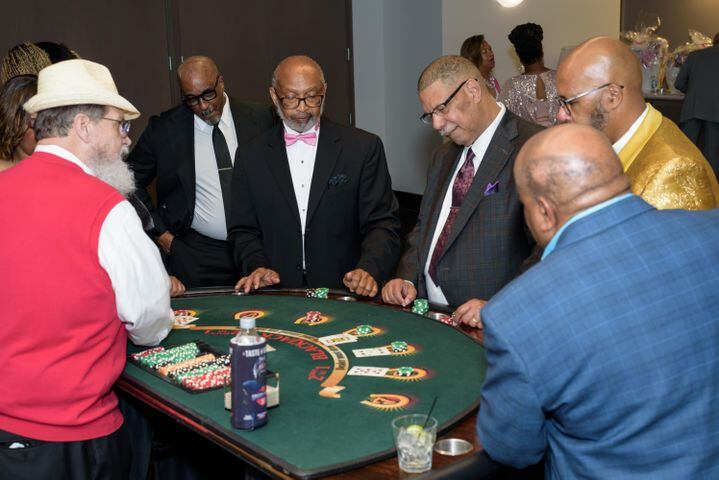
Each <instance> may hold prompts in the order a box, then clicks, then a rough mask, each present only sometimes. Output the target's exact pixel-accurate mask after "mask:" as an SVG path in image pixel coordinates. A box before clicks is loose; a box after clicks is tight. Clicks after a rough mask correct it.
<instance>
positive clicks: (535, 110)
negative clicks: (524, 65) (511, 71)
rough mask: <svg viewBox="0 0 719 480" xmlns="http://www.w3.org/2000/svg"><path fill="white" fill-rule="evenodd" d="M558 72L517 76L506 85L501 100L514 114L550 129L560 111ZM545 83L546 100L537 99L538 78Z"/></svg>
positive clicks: (549, 71)
mask: <svg viewBox="0 0 719 480" xmlns="http://www.w3.org/2000/svg"><path fill="white" fill-rule="evenodd" d="M556 76H557V72H556V70H548V71H546V72H543V73H540V74H539V75H516V76H514V77H512V78H510V79H509V80H507V81H506V82H505V83H504V86H503V87H502V93H501V94H500V95H499V98H498V99H497V100H499V101H500V102H502V103H503V104H504V105H505V106H506V107H507V108H508V109H509V110H510V111H511V112H512V113H514V114H515V115H517V116H520V117H522V118H523V119H525V120H527V121H529V122H532V123H536V124H538V125H542V126H544V127H549V126H551V125H554V122H555V121H556V118H557V111H558V110H559V103H558V102H557V101H556V100H555V99H556V98H557V84H556ZM538 77H541V79H542V81H543V82H544V91H545V92H546V97H547V98H546V100H540V99H538V98H537V95H536V91H537V78H538Z"/></svg>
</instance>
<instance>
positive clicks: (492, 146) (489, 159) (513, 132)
mask: <svg viewBox="0 0 719 480" xmlns="http://www.w3.org/2000/svg"><path fill="white" fill-rule="evenodd" d="M516 136H517V122H516V120H515V119H514V118H512V117H511V115H510V114H509V112H505V114H504V118H503V119H502V120H501V122H500V124H499V126H498V127H497V131H496V132H495V133H494V136H493V137H492V140H491V141H490V142H489V146H488V147H487V151H486V152H485V154H484V158H482V162H481V163H480V164H479V168H478V169H477V173H476V174H475V175H474V180H472V185H471V186H470V187H469V192H467V196H465V197H464V200H463V201H462V207H461V208H460V209H459V214H458V215H457V218H456V219H455V221H454V224H453V225H452V231H451V232H450V234H449V238H448V239H447V243H446V244H445V247H444V252H443V253H446V252H447V251H448V250H449V248H450V247H451V246H452V244H453V243H454V241H455V240H456V239H457V237H459V234H460V233H461V232H462V230H463V229H464V227H465V225H467V222H468V221H469V219H470V217H471V216H472V214H473V213H474V211H475V210H476V209H477V207H478V206H479V204H480V202H481V201H482V199H483V198H484V190H485V188H486V187H487V185H488V184H489V183H492V182H496V181H497V177H498V176H499V174H500V173H501V172H502V170H503V169H504V167H505V166H506V165H507V162H508V161H509V158H510V156H511V155H512V152H513V151H514V145H513V144H512V142H511V140H513V139H514V138H515V137H516ZM504 188H507V186H506V185H499V189H500V191H501V190H502V189H504Z"/></svg>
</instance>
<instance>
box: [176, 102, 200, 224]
mask: <svg viewBox="0 0 719 480" xmlns="http://www.w3.org/2000/svg"><path fill="white" fill-rule="evenodd" d="M174 120H175V122H176V123H177V130H178V131H180V132H182V133H181V134H180V135H177V136H175V138H173V139H172V140H171V141H172V143H173V148H174V149H175V159H176V162H177V177H178V178H179V179H180V182H181V183H182V187H183V190H184V192H185V197H186V199H187V204H188V205H189V207H190V210H194V209H195V116H194V114H193V113H192V111H191V110H189V109H188V108H186V107H183V108H182V109H180V110H179V111H178V114H177V117H176V118H175V119H174Z"/></svg>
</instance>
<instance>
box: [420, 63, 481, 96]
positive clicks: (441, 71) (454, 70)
mask: <svg viewBox="0 0 719 480" xmlns="http://www.w3.org/2000/svg"><path fill="white" fill-rule="evenodd" d="M468 78H479V70H478V69H477V67H476V66H475V65H474V64H473V63H472V62H470V61H469V60H467V59H466V58H464V57H461V56H459V55H445V56H443V57H439V58H438V59H437V60H435V61H433V62H432V63H430V64H429V65H427V67H426V68H425V69H424V70H423V71H422V73H421V74H420V76H419V80H418V81H417V92H422V91H423V90H424V89H426V88H427V87H429V86H430V85H432V84H433V83H434V82H436V81H437V80H440V81H442V83H444V84H445V85H455V84H456V83H457V82H458V81H463V80H466V79H468Z"/></svg>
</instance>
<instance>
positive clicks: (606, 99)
mask: <svg viewBox="0 0 719 480" xmlns="http://www.w3.org/2000/svg"><path fill="white" fill-rule="evenodd" d="M622 100H624V89H623V88H622V87H620V86H619V85H616V84H614V83H612V84H610V85H609V86H608V87H607V88H606V92H605V93H604V95H603V96H602V99H601V103H602V108H603V109H604V110H605V111H607V112H611V111H612V110H616V109H617V108H619V106H620V105H621V104H622Z"/></svg>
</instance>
